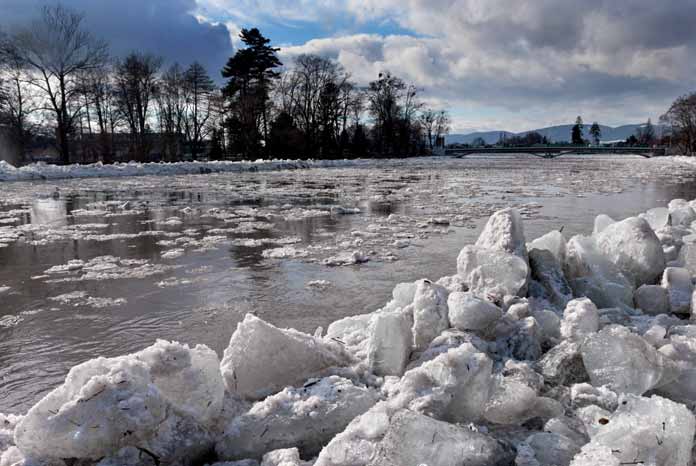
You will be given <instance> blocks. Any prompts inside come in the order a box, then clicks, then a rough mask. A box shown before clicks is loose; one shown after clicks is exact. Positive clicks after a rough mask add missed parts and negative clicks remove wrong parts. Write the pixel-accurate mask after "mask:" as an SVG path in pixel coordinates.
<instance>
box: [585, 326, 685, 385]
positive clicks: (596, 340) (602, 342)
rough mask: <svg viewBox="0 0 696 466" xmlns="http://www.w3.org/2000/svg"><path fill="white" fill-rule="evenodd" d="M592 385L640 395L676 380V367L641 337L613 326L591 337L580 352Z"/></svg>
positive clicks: (623, 328)
mask: <svg viewBox="0 0 696 466" xmlns="http://www.w3.org/2000/svg"><path fill="white" fill-rule="evenodd" d="M581 353H582V360H583V362H584V364H585V368H586V369H587V373H588V374H589V376H590V380H591V381H592V385H594V386H600V385H608V386H609V387H610V388H611V389H612V390H614V391H616V392H617V393H633V394H637V395H641V394H643V393H645V392H646V391H648V390H650V389H652V388H655V387H658V386H660V385H663V384H665V383H667V382H670V381H672V380H674V379H675V378H676V377H677V375H678V374H677V368H676V365H675V364H674V363H673V362H672V361H670V360H669V359H668V358H666V357H664V356H663V355H662V354H661V353H659V352H658V351H657V350H656V349H655V348H654V347H653V346H652V345H650V343H648V342H647V341H645V340H644V339H643V338H642V337H640V336H638V335H636V334H633V333H631V332H630V331H629V330H628V329H626V328H625V327H618V326H610V327H606V328H604V329H602V330H601V331H600V332H598V333H595V334H593V335H590V336H589V337H588V338H587V340H586V341H585V343H584V344H583V345H582V349H581Z"/></svg>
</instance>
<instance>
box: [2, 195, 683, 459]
mask: <svg viewBox="0 0 696 466" xmlns="http://www.w3.org/2000/svg"><path fill="white" fill-rule="evenodd" d="M689 209H693V206H692V205H691V204H689V203H687V202H686V201H683V202H682V201H678V202H673V203H671V205H670V207H669V211H670V215H668V216H667V215H665V212H664V210H665V209H663V210H659V211H651V212H648V213H647V214H645V215H643V216H642V217H641V218H630V219H627V220H622V221H618V222H614V221H611V222H610V221H608V220H607V219H605V218H603V217H600V218H599V219H598V222H597V226H598V228H597V231H596V232H595V234H594V235H593V236H591V237H582V236H575V237H573V238H571V239H570V240H569V241H568V242H567V243H566V242H565V239H564V238H563V235H562V234H561V233H560V232H551V233H549V234H547V235H544V236H542V237H540V238H538V239H536V240H534V241H533V242H531V243H530V244H529V245H525V241H524V234H523V229H522V225H521V222H520V218H519V215H518V214H517V213H516V212H515V211H514V210H510V209H507V210H504V211H501V212H498V213H496V214H495V215H493V216H492V218H491V219H490V220H489V222H488V223H487V224H486V227H485V228H484V230H483V232H482V233H481V236H480V237H479V240H478V241H477V243H476V245H471V246H466V247H464V248H463V249H462V251H461V253H460V255H459V257H458V258H457V275H453V276H449V277H443V278H441V279H440V280H438V281H437V282H433V281H430V280H417V281H415V282H411V283H401V284H398V285H397V286H396V287H395V288H394V290H393V292H392V297H391V300H390V301H389V302H387V303H386V304H385V305H384V306H383V307H382V308H380V309H377V310H375V311H374V312H371V313H367V314H362V315H356V316H350V317H345V318H343V319H340V320H338V321H335V322H333V323H332V324H330V325H329V326H328V329H327V331H326V336H324V337H322V334H323V333H324V332H323V330H321V329H318V330H317V331H316V332H314V335H309V334H305V333H302V332H298V331H296V330H292V329H280V328H278V327H275V326H273V325H272V324H270V323H268V322H264V321H263V320H261V319H259V318H258V317H255V316H254V315H247V316H246V317H245V318H244V320H243V321H242V322H241V323H239V324H238V327H237V330H236V331H235V332H234V333H233V335H232V337H231V339H230V343H229V346H228V347H227V349H226V350H225V353H224V357H223V360H222V362H219V360H218V356H217V355H216V353H215V352H214V351H212V350H210V349H209V348H207V347H205V346H201V345H199V346H196V347H193V348H192V347H189V346H186V345H182V344H179V343H176V342H168V341H163V340H158V341H157V342H156V343H155V344H154V345H152V346H150V347H148V348H145V349H144V350H142V351H139V352H137V353H133V354H130V355H127V356H122V357H118V358H110V359H106V358H98V359H93V360H91V361H87V362H85V363H83V364H81V365H78V366H76V367H74V368H73V369H72V370H71V371H70V373H69V374H68V376H67V377H66V380H65V383H64V384H63V385H61V386H60V387H58V388H56V389H55V390H54V391H53V392H51V393H49V394H48V395H47V396H46V397H45V398H44V399H43V400H41V401H40V402H39V403H37V404H36V405H35V406H34V407H33V408H31V410H30V411H29V412H28V413H27V414H26V416H23V417H22V416H11V415H4V416H3V415H0V466H6V465H7V466H10V465H12V466H67V465H68V464H70V465H74V466H136V465H137V466H155V465H156V464H161V465H172V466H184V465H192V464H203V463H204V461H218V462H217V463H214V465H215V466H261V465H265V466H308V465H310V464H314V466H361V465H364V466H368V465H369V466H397V465H398V466H402V465H414V466H416V465H419V464H427V465H428V466H433V465H436V466H439V465H443V466H449V465H452V466H454V465H461V464H466V465H474V466H477V465H481V466H483V465H500V466H503V465H505V466H511V465H513V464H514V465H516V466H559V465H563V466H565V465H574V466H589V465H592V466H599V465H622V464H644V465H653V466H677V465H678V466H689V465H690V464H691V463H692V448H693V437H694V433H695V432H694V424H695V421H694V416H693V414H692V412H691V410H692V409H693V408H694V407H695V406H696V388H694V387H696V325H693V324H691V323H690V321H688V320H685V318H686V317H690V315H691V314H692V310H693V307H694V300H695V296H696V292H694V290H693V284H692V283H693V274H694V270H696V233H694V231H692V227H694V226H696V224H694V223H693V222H691V223H688V225H687V224H685V222H686V221H687V220H688V218H689V215H690V213H689ZM280 210H283V209H280ZM286 210H287V209H286ZM674 212H677V215H675V216H674V217H675V218H676V220H677V222H678V223H679V224H674V223H670V222H671V221H672V220H673V216H672V213H674ZM184 213H186V212H184ZM305 213H306V214H307V215H309V214H310V213H309V212H305ZM248 214H249V215H251V213H248ZM298 215H299V213H298ZM303 215H304V213H303ZM680 215H681V217H680ZM680 218H681V219H682V220H680ZM684 219H687V220H684ZM406 220H407V219H405V218H403V217H391V218H390V219H389V221H388V223H389V224H398V223H399V222H404V221H406ZM257 223H258V222H257ZM245 228H246V227H245ZM654 228H657V229H658V231H657V232H653V231H652V230H653V229H654ZM177 244H180V243H178V242H174V243H172V244H171V245H170V246H168V247H172V246H175V245H177ZM182 244H183V243H182ZM665 254H667V256H668V257H671V256H673V257H675V258H676V261H675V262H674V263H672V264H669V267H666V268H665ZM661 255H662V256H661ZM670 255H671V256H670ZM660 257H662V260H660ZM141 265H143V264H141V263H140V262H137V261H126V260H123V259H117V258H111V257H108V256H105V257H102V258H100V259H99V260H97V261H88V262H83V261H73V262H70V263H67V264H65V265H63V266H59V267H56V268H52V269H49V271H50V273H47V275H48V276H50V277H64V278H69V279H70V278H71V277H72V278H73V279H74V278H76V277H77V278H79V277H81V276H84V275H85V274H89V273H93V274H100V275H103V274H112V273H113V272H114V270H117V269H119V268H123V267H133V266H136V267H139V266H141ZM679 266H682V267H679ZM57 279H59V280H62V278H57ZM660 279H661V281H660ZM658 283H659V284H658ZM646 395H648V396H650V398H648V397H647V396H646ZM211 452H212V456H211ZM315 456H316V460H315V459H314V457H315Z"/></svg>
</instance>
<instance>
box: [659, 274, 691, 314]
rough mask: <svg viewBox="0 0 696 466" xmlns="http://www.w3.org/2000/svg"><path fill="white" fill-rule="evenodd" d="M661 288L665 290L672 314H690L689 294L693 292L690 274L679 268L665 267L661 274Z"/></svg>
mask: <svg viewBox="0 0 696 466" xmlns="http://www.w3.org/2000/svg"><path fill="white" fill-rule="evenodd" d="M662 286H663V287H664V288H665V289H666V290H667V293H668V296H669V305H670V309H671V311H672V312H673V313H675V314H691V294H692V293H693V291H694V285H693V283H692V282H691V272H689V271H688V270H687V269H683V268H679V267H667V268H666V269H665V271H664V273H663V274H662Z"/></svg>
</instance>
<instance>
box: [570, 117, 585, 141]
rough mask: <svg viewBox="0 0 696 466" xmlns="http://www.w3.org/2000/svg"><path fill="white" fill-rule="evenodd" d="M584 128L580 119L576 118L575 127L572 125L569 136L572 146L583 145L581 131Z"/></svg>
mask: <svg viewBox="0 0 696 466" xmlns="http://www.w3.org/2000/svg"><path fill="white" fill-rule="evenodd" d="M584 127H585V126H584V125H583V123H582V117H580V116H578V117H577V118H576V119H575V125H573V129H572V131H571V134H570V135H571V139H572V143H573V144H585V140H584V139H583V137H582V130H583V129H584Z"/></svg>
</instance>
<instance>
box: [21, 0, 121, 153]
mask: <svg viewBox="0 0 696 466" xmlns="http://www.w3.org/2000/svg"><path fill="white" fill-rule="evenodd" d="M83 19H84V18H83V16H82V15H81V14H79V13H76V12H74V11H72V10H70V9H68V8H65V7H63V6H61V5H57V6H46V7H44V8H43V9H42V10H41V15H40V16H39V18H38V19H37V20H35V21H33V22H32V24H31V25H30V26H29V27H25V28H23V29H22V30H20V31H19V32H17V33H16V34H15V35H14V37H13V38H12V39H11V43H12V47H11V50H12V53H13V54H14V56H15V58H16V59H17V60H18V61H19V62H20V63H22V65H23V66H24V67H26V68H27V69H28V70H29V71H30V74H29V75H30V76H31V80H30V82H31V84H32V85H33V86H35V87H36V88H38V89H39V90H40V91H41V92H42V93H43V94H44V95H45V97H46V99H47V101H48V102H47V103H48V104H47V106H46V108H45V109H46V110H47V111H49V112H50V113H52V115H53V117H54V119H55V123H56V137H57V141H58V150H59V153H60V160H61V162H62V163H69V162H70V155H71V151H70V134H71V131H72V130H73V129H74V128H73V125H74V123H75V119H76V118H77V116H78V115H79V113H80V111H81V109H82V104H81V103H80V102H79V89H78V82H77V77H78V76H79V74H80V73H83V72H86V71H91V70H95V69H98V68H100V67H102V66H103V65H104V63H105V62H106V60H107V56H108V54H107V45H106V43H105V42H104V41H101V40H98V39H96V38H94V37H93V36H92V35H91V34H90V33H89V32H88V31H87V30H86V29H85V28H84V27H83V24H82V22H83Z"/></svg>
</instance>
